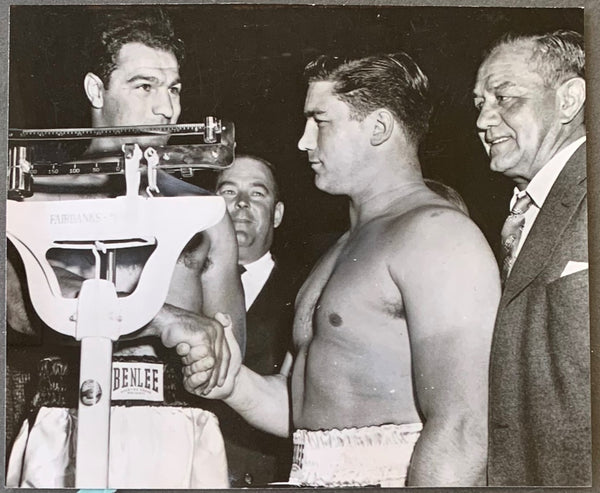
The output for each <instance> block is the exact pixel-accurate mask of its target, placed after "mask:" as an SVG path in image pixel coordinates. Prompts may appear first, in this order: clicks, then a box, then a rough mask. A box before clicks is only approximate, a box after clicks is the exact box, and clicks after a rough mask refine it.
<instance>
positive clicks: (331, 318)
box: [329, 313, 344, 327]
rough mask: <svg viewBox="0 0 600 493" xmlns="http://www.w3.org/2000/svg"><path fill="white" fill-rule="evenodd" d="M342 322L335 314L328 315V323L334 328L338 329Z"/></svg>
mask: <svg viewBox="0 0 600 493" xmlns="http://www.w3.org/2000/svg"><path fill="white" fill-rule="evenodd" d="M343 322H344V321H343V320H342V317H340V316H339V315H338V314H337V313H330V314H329V323H330V324H331V325H333V326H334V327H339V326H340V325H342V323H343Z"/></svg>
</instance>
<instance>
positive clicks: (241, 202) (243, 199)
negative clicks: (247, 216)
mask: <svg viewBox="0 0 600 493" xmlns="http://www.w3.org/2000/svg"><path fill="white" fill-rule="evenodd" d="M249 206H250V200H249V198H248V194H246V193H238V195H237V197H236V198H235V207H236V208H238V209H245V208H247V207H249Z"/></svg>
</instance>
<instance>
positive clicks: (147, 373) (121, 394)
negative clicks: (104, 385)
mask: <svg viewBox="0 0 600 493" xmlns="http://www.w3.org/2000/svg"><path fill="white" fill-rule="evenodd" d="M111 397H112V400H130V399H140V400H151V401H162V400H163V365H162V364H159V363H146V362H126V361H114V362H113V369H112V396H111Z"/></svg>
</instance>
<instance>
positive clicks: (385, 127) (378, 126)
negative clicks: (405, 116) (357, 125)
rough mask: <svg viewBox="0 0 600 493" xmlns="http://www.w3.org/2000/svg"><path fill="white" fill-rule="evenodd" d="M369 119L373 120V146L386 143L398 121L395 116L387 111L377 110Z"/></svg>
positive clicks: (383, 109)
mask: <svg viewBox="0 0 600 493" xmlns="http://www.w3.org/2000/svg"><path fill="white" fill-rule="evenodd" d="M367 118H373V133H372V135H371V145H374V146H378V145H381V144H383V143H384V142H386V141H387V140H388V139H389V138H390V137H391V135H392V132H393V131H394V125H395V124H396V120H395V119H394V115H392V113H391V112H390V111H389V110H387V109H385V108H380V109H378V110H375V111H374V112H373V113H371V115H369V116H368V117H367Z"/></svg>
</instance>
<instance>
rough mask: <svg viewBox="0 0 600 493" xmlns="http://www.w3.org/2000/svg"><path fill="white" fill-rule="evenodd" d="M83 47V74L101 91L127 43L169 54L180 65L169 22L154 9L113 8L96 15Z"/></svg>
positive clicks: (179, 49) (180, 54) (180, 53)
mask: <svg viewBox="0 0 600 493" xmlns="http://www.w3.org/2000/svg"><path fill="white" fill-rule="evenodd" d="M96 17H97V19H98V20H97V21H95V23H94V26H93V28H92V33H91V36H90V37H89V38H88V43H87V46H86V56H87V60H88V63H89V64H88V66H87V67H86V72H92V73H94V74H96V75H97V76H98V77H100V79H102V82H103V83H104V85H105V87H108V83H109V80H110V75H111V74H112V72H113V70H114V69H115V68H116V65H117V57H118V55H119V51H120V50H121V47H122V46H123V45H125V44H127V43H141V44H143V45H146V46H148V47H150V48H154V49H158V50H163V51H166V52H168V53H171V54H173V55H174V56H175V58H176V59H177V63H178V64H179V65H181V63H182V62H183V58H184V47H183V42H182V41H181V40H180V39H178V38H177V37H176V36H175V33H174V31H173V26H172V22H171V19H170V18H169V17H168V16H167V15H166V13H165V12H164V11H163V10H162V9H160V8H156V7H144V8H142V9H139V8H136V7H134V6H127V7H120V8H119V7H115V8H114V9H113V10H111V11H109V12H105V11H102V12H98V13H97V14H96Z"/></svg>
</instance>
